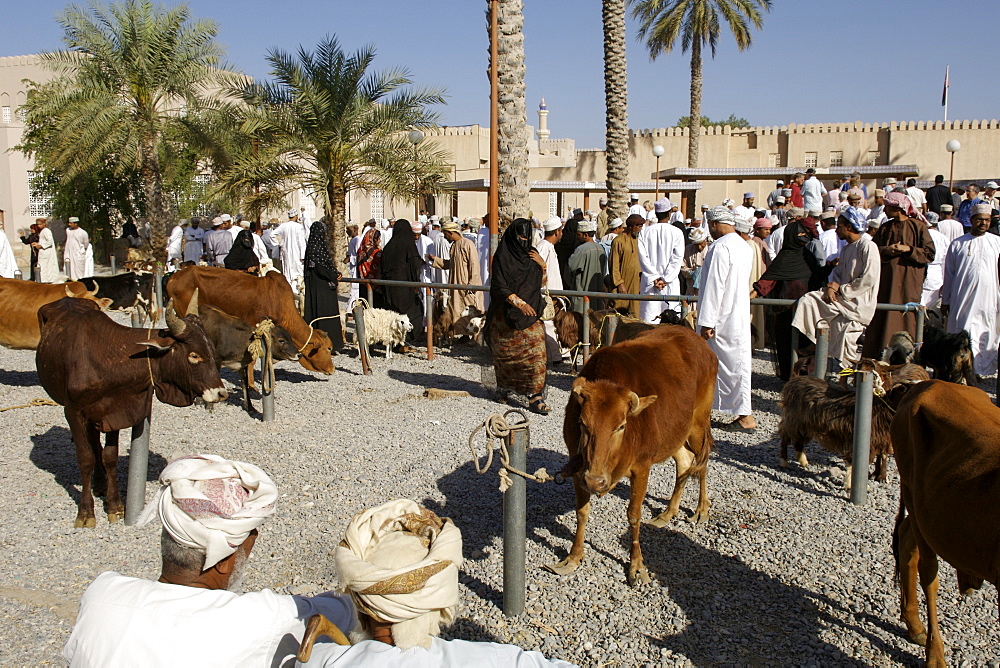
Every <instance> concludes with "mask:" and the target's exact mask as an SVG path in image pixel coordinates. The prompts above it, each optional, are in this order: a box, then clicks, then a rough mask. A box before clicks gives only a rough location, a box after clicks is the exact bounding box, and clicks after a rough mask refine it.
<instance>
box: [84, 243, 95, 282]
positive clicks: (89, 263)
mask: <svg viewBox="0 0 1000 668" xmlns="http://www.w3.org/2000/svg"><path fill="white" fill-rule="evenodd" d="M83 275H84V276H93V275H94V244H87V255H86V259H85V260H84V262H83Z"/></svg>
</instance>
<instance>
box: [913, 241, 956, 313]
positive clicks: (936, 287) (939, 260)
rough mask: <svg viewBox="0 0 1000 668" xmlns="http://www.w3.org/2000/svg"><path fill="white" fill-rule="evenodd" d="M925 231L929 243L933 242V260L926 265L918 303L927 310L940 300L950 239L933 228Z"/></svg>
mask: <svg viewBox="0 0 1000 668" xmlns="http://www.w3.org/2000/svg"><path fill="white" fill-rule="evenodd" d="M927 231H928V232H929V233H930V235H931V241H933V242H934V259H933V260H932V261H931V263H930V264H928V265H927V273H926V274H924V287H923V291H922V292H921V293H920V303H921V304H923V305H924V306H926V307H928V308H933V307H935V306H937V303H938V301H939V300H940V299H941V286H943V285H944V263H945V258H946V257H947V255H948V246H950V245H951V239H949V238H948V237H946V236H945V235H943V234H941V233H940V232H938V231H937V230H936V229H934V228H928V230H927Z"/></svg>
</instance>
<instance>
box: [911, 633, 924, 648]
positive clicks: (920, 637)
mask: <svg viewBox="0 0 1000 668" xmlns="http://www.w3.org/2000/svg"><path fill="white" fill-rule="evenodd" d="M910 642H912V643H913V644H915V645H920V646H921V647H926V646H927V633H926V632H924V633H917V634H915V635H911V636H910Z"/></svg>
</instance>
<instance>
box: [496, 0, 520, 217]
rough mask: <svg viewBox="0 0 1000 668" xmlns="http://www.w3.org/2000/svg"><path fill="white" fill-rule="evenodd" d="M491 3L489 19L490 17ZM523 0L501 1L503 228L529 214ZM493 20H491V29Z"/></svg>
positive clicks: (501, 195)
mask: <svg viewBox="0 0 1000 668" xmlns="http://www.w3.org/2000/svg"><path fill="white" fill-rule="evenodd" d="M488 8H489V4H487V19H489V16H488V15H489V9H488ZM521 8H522V3H521V0H498V2H497V31H498V33H499V34H498V35H497V57H498V59H499V62H498V63H497V72H498V77H499V95H498V102H497V105H498V111H497V113H498V118H499V123H498V125H499V136H500V139H499V143H500V159H499V169H500V178H499V183H498V190H499V194H500V220H499V221H498V224H499V227H500V229H504V228H506V227H507V225H509V224H510V223H511V221H513V220H514V219H515V218H518V217H523V216H527V215H528V211H529V209H530V205H529V202H528V116H527V112H526V110H525V103H524V71H525V70H524V35H523V34H522V32H521V29H522V28H523V27H524V17H523V15H522V14H521ZM488 26H489V21H488V20H487V30H488V29H489V28H488Z"/></svg>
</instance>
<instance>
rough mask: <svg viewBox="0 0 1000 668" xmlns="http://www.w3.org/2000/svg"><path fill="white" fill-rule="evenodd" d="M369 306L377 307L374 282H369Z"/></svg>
mask: <svg viewBox="0 0 1000 668" xmlns="http://www.w3.org/2000/svg"><path fill="white" fill-rule="evenodd" d="M367 285H368V306H370V307H371V308H375V295H374V291H373V289H372V284H371V283H368V284H367Z"/></svg>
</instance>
